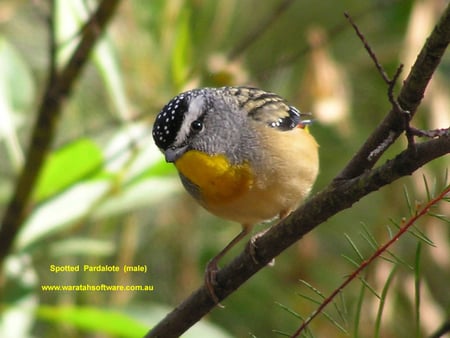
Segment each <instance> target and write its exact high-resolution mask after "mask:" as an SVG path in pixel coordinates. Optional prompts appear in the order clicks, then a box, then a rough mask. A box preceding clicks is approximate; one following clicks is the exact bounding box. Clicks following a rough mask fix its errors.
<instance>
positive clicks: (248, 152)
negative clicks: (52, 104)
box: [152, 86, 319, 304]
mask: <svg viewBox="0 0 450 338" xmlns="http://www.w3.org/2000/svg"><path fill="white" fill-rule="evenodd" d="M310 115H311V114H309V113H301V112H300V110H298V109H297V108H295V107H294V106H292V105H290V104H289V103H288V102H287V101H286V100H285V99H284V98H282V97H281V96H279V95H277V94H275V93H272V92H269V91H264V90H262V89H259V88H256V87H250V86H235V87H232V86H226V87H217V88H212V87H205V88H197V89H192V90H188V91H185V92H182V93H180V94H178V95H177V96H175V97H174V98H172V99H171V100H170V101H169V102H168V103H167V104H166V105H165V106H164V107H163V108H162V110H161V111H160V112H159V113H158V114H157V116H156V119H155V122H154V124H153V129H152V136H153V139H154V141H155V144H156V146H157V147H158V148H159V149H160V150H161V152H162V153H163V154H164V156H165V160H166V162H168V163H173V164H174V165H175V167H176V169H177V171H178V174H179V177H180V180H181V183H182V185H183V186H184V188H185V189H186V191H187V192H188V193H189V194H190V195H191V196H192V197H193V198H194V199H195V200H197V202H198V203H199V204H200V205H201V206H202V207H204V208H205V209H206V210H207V211H209V212H210V213H212V214H214V215H216V216H218V217H220V218H223V219H226V220H230V221H234V222H237V223H240V224H241V226H242V230H241V232H240V233H239V234H237V235H236V237H234V238H233V239H232V240H231V241H230V242H229V244H228V245H227V246H225V248H224V249H222V250H221V251H220V252H219V253H218V254H217V255H216V256H215V257H214V258H212V259H211V260H210V261H209V263H208V264H207V266H206V270H205V285H206V288H207V290H208V292H209V294H210V295H211V297H212V299H213V300H214V301H215V303H217V304H219V300H218V297H217V296H216V293H215V291H214V285H215V284H216V279H215V277H216V274H217V271H218V262H219V261H220V260H221V258H222V257H223V256H224V255H225V254H226V253H227V252H228V251H229V250H230V249H231V248H232V247H233V246H234V245H236V244H237V243H238V242H239V241H240V240H242V239H243V238H244V237H246V235H247V234H248V233H249V232H250V231H251V230H252V228H253V226H254V225H256V224H259V223H261V222H264V221H267V220H274V219H276V218H277V217H278V218H279V219H280V220H282V219H283V218H285V217H287V216H288V215H289V214H290V213H291V212H292V211H293V210H295V209H296V208H297V207H298V206H299V205H300V204H301V203H302V202H303V201H304V199H305V198H306V197H307V195H308V194H309V192H310V190H311V188H312V186H313V184H314V182H315V180H316V177H317V175H318V171H319V154H318V149H319V146H318V144H317V142H316V140H315V138H314V137H313V136H312V135H311V133H310V131H309V128H308V126H309V125H310V124H311V119H309V117H310Z"/></svg>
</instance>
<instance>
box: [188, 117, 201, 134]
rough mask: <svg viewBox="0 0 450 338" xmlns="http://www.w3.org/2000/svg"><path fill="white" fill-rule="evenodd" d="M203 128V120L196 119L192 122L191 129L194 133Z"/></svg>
mask: <svg viewBox="0 0 450 338" xmlns="http://www.w3.org/2000/svg"><path fill="white" fill-rule="evenodd" d="M202 129H203V122H202V121H200V120H195V121H194V122H192V123H191V131H192V132H194V133H198V132H200V131H202Z"/></svg>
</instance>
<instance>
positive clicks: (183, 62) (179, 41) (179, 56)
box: [172, 10, 192, 88]
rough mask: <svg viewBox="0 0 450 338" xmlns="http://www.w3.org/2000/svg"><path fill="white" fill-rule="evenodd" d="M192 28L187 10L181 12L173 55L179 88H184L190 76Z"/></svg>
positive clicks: (174, 74)
mask: <svg viewBox="0 0 450 338" xmlns="http://www.w3.org/2000/svg"><path fill="white" fill-rule="evenodd" d="M190 27H191V22H190V13H189V12H188V11H187V10H184V11H181V13H180V16H179V18H178V27H177V34H176V41H175V45H174V47H173V55H172V77H173V82H174V83H175V85H176V86H177V88H181V87H182V86H183V84H184V83H185V81H186V78H187V75H188V67H189V64H190V59H191V58H190V55H189V54H190V51H191V50H190V48H191V46H192V44H191V30H190Z"/></svg>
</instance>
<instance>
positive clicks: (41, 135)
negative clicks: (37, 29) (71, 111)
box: [0, 0, 120, 286]
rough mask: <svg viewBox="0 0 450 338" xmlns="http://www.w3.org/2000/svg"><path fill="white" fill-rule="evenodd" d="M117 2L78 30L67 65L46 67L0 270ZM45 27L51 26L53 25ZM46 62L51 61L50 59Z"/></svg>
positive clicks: (3, 234)
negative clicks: (63, 116) (67, 108)
mask: <svg viewBox="0 0 450 338" xmlns="http://www.w3.org/2000/svg"><path fill="white" fill-rule="evenodd" d="M119 3H120V1H119V0H103V1H102V2H101V3H100V4H99V6H98V8H97V10H96V11H95V13H94V14H93V15H92V16H91V17H90V18H89V20H88V22H87V24H86V26H85V27H84V29H83V30H82V32H81V39H80V42H79V44H78V46H77V48H76V49H75V51H74V53H73V55H72V56H71V58H70V60H69V61H68V62H67V65H66V66H65V67H64V68H63V69H62V70H61V72H60V73H59V74H55V72H54V69H53V67H54V65H50V76H49V78H48V83H47V86H46V90H45V93H44V96H43V99H42V101H41V105H40V107H39V110H38V116H37V120H36V123H35V125H34V128H33V131H32V135H31V139H30V144H29V149H28V152H27V156H26V162H25V165H24V167H23V169H22V171H21V173H20V175H19V177H18V181H17V184H16V186H15V190H14V192H13V195H12V197H11V200H10V202H9V204H8V206H7V208H6V211H5V214H4V216H3V220H2V223H1V228H0V271H1V266H2V264H3V262H4V260H5V258H6V256H7V255H8V253H9V252H10V250H11V248H12V245H13V243H14V239H15V237H16V235H17V233H18V232H19V229H20V227H21V225H22V223H23V222H24V220H25V219H26V217H27V214H28V211H29V210H28V209H29V207H30V203H31V197H32V192H33V189H34V187H35V186H36V182H37V179H38V177H39V173H40V171H41V169H42V166H43V163H44V161H45V158H46V156H47V154H48V152H49V150H50V147H51V144H52V141H53V138H54V135H55V132H56V126H57V121H58V120H59V116H60V115H61V112H62V106H63V103H64V100H65V99H66V98H67V96H69V95H70V92H71V91H72V89H73V87H74V85H75V82H76V79H77V78H78V77H79V75H80V73H81V70H82V69H83V66H84V65H85V64H86V61H87V60H88V57H89V54H90V52H91V51H92V49H93V47H94V45H95V43H96V42H97V40H98V38H99V37H100V35H101V34H102V33H103V31H104V30H105V28H106V26H107V24H108V23H109V21H110V20H111V17H112V16H113V14H114V13H115V11H116V8H117V5H118V4H119ZM50 20H52V18H50ZM49 26H50V27H53V25H49ZM50 34H54V32H50ZM50 41H53V37H51V38H50ZM50 49H51V53H54V52H55V51H54V46H50ZM50 59H51V60H50V61H51V62H53V61H52V57H50ZM1 285H2V283H1V281H0V286H1Z"/></svg>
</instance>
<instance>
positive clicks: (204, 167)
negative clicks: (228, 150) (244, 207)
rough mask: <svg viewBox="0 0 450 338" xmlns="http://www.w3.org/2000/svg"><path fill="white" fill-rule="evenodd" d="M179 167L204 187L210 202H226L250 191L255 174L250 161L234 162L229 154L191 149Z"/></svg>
mask: <svg viewBox="0 0 450 338" xmlns="http://www.w3.org/2000/svg"><path fill="white" fill-rule="evenodd" d="M175 166H176V167H177V169H178V170H179V171H180V173H181V174H183V175H184V176H185V177H186V178H187V179H189V181H191V182H192V183H194V184H195V185H196V186H198V187H199V189H200V194H201V196H202V199H203V200H204V202H205V203H206V204H216V205H217V204H223V203H227V202H230V201H232V200H233V199H235V198H237V197H239V196H241V195H242V194H243V193H245V192H246V191H248V189H250V187H251V186H252V184H253V177H252V173H251V170H250V167H249V165H248V163H244V164H240V165H232V164H231V163H230V162H228V160H227V158H226V157H225V155H222V154H220V155H208V154H205V153H203V152H200V151H197V150H190V151H188V152H187V153H185V154H184V155H183V156H181V157H180V158H179V159H178V160H177V161H176V162H175Z"/></svg>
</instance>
